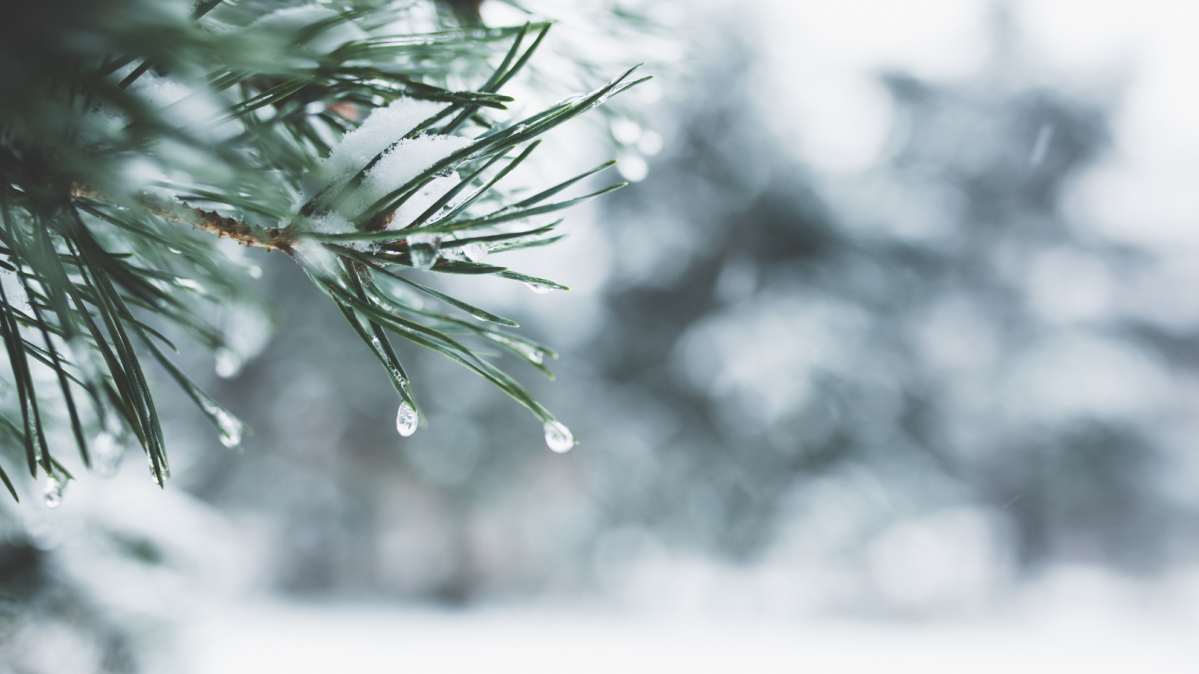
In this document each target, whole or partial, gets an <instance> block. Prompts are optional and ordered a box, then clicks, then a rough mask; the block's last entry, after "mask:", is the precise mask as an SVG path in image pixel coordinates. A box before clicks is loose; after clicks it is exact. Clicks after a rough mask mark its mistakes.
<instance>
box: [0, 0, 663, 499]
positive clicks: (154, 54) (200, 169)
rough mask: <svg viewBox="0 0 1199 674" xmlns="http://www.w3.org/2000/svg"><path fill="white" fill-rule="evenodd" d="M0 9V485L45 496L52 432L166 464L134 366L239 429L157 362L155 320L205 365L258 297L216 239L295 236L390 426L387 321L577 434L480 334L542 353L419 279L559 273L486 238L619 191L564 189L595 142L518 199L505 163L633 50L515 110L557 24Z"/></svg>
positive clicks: (402, 12) (214, 4) (55, 484)
mask: <svg viewBox="0 0 1199 674" xmlns="http://www.w3.org/2000/svg"><path fill="white" fill-rule="evenodd" d="M4 13H5V20H4V21H2V22H0V92H2V93H3V96H0V173H2V174H3V181H2V182H0V215H2V217H3V220H2V222H0V255H3V258H2V259H0V267H2V269H0V281H2V283H0V331H2V333H3V337H4V347H5V351H6V354H7V358H8V362H9V371H8V372H6V373H5V374H4V375H3V386H4V397H3V399H2V402H0V434H2V435H3V441H4V446H5V449H6V450H9V449H11V450H14V451H6V452H5V456H4V457H0V479H3V481H4V483H5V486H6V487H7V488H8V490H9V492H10V493H11V495H12V496H13V498H17V496H18V494H17V489H16V488H15V486H14V484H13V482H12V479H11V478H10V476H9V473H8V472H5V471H12V470H14V469H15V468H17V466H23V467H25V468H27V469H28V471H29V474H30V475H31V476H32V477H33V478H35V479H36V478H38V476H39V473H44V474H45V475H46V476H47V478H46V486H45V496H46V501H47V504H49V505H54V504H55V503H56V502H57V500H58V499H59V498H60V496H61V493H62V489H63V487H64V486H65V484H66V482H67V480H70V479H74V478H73V476H72V474H71V473H70V472H69V471H68V469H67V468H66V467H65V466H63V464H62V463H61V462H60V460H59V458H60V456H61V455H62V453H63V447H64V446H68V445H69V444H70V445H74V447H75V448H77V451H78V453H79V457H80V459H81V461H82V464H83V465H84V466H87V467H89V468H92V469H96V470H100V471H103V470H106V469H110V468H111V466H112V463H113V462H114V461H115V460H116V459H117V458H118V457H119V455H120V453H121V451H122V450H123V447H124V446H125V444H126V443H127V442H136V443H137V444H138V445H140V447H141V448H142V449H143V450H144V451H145V453H146V456H147V458H148V461H149V464H150V470H151V472H152V474H153V476H154V479H155V481H156V482H157V483H158V484H159V485H162V484H163V481H164V480H165V479H166V478H168V477H169V476H170V469H169V464H168V461H167V453H166V447H165V445H164V440H163V432H162V425H161V423H160V421H159V417H158V413H157V411H156V408H155V403H154V399H153V396H152V392H151V390H150V387H149V385H148V381H149V379H148V377H147V375H146V370H145V365H144V364H145V362H147V361H152V362H154V363H155V364H156V365H157V366H158V367H161V368H162V369H163V370H164V371H165V372H166V373H167V374H168V375H169V376H170V377H171V378H173V379H174V380H175V381H176V382H177V383H178V384H179V386H181V387H182V388H183V390H184V391H185V392H186V393H187V395H188V396H190V397H191V399H192V400H194V401H195V403H196V404H197V405H198V406H199V407H200V409H201V410H202V411H203V412H204V413H205V414H206V415H207V416H208V418H209V419H211V421H212V423H213V424H214V425H215V426H216V428H217V430H218V431H219V433H220V437H221V441H222V443H223V444H225V445H226V446H229V447H236V446H238V445H239V444H240V442H241V438H242V436H243V434H244V432H245V426H244V424H243V423H242V422H241V421H240V420H238V418H237V416H236V415H235V414H234V413H232V412H231V411H229V410H227V409H225V408H224V407H223V406H222V405H221V404H220V403H219V402H217V401H216V400H214V399H213V398H212V397H210V396H209V395H208V394H206V393H205V392H204V391H203V390H201V389H200V388H199V387H198V386H197V385H195V384H194V383H192V381H191V380H190V379H189V378H188V376H187V375H186V374H185V373H184V372H183V371H182V370H181V369H180V368H179V367H178V366H177V365H176V364H175V363H174V362H173V361H172V359H171V357H170V356H169V355H168V353H169V352H178V348H177V347H176V346H175V344H174V343H172V341H171V340H170V339H168V337H167V336H166V333H171V334H174V332H180V333H184V334H187V335H188V336H189V337H191V338H192V339H194V341H195V342H198V344H199V345H200V346H201V347H202V348H207V349H211V350H213V351H214V352H215V353H216V355H217V362H218V366H220V363H221V362H222V358H224V359H225V360H226V361H229V362H235V361H236V359H237V358H238V354H237V353H236V351H235V350H234V349H231V348H229V341H230V335H228V334H225V333H224V332H223V331H222V330H221V329H220V328H219V327H218V326H217V325H215V324H214V322H213V320H212V318H211V317H212V315H213V312H214V310H215V309H217V308H219V307H220V306H222V305H223V304H227V303H231V302H240V301H244V299H245V298H246V297H250V296H252V295H253V289H252V280H253V277H254V276H255V275H256V274H259V275H260V273H261V269H259V268H257V267H254V266H252V265H248V264H239V263H237V262H236V261H233V260H230V259H228V256H226V255H223V254H222V253H221V250H220V249H219V247H218V245H217V242H218V239H223V238H227V239H231V240H232V241H235V242H236V243H237V244H241V245H244V246H249V247H260V248H264V249H266V250H268V251H278V252H280V253H281V254H283V255H287V256H289V257H290V258H292V259H293V260H294V261H295V262H296V263H297V264H298V265H299V266H300V267H301V268H302V269H303V272H304V273H305V274H306V275H307V277H308V278H309V279H310V280H311V282H312V283H313V284H315V285H316V286H317V287H318V288H320V289H321V290H322V291H323V292H324V293H325V294H326V295H327V296H328V297H329V299H330V300H331V301H333V302H334V303H335V304H336V306H337V307H338V309H339V310H340V311H341V313H342V314H343V315H344V317H345V318H346V320H347V321H348V322H349V324H350V326H351V327H352V328H353V331H354V332H355V334H357V336H358V337H359V338H360V339H361V341H362V342H363V343H364V344H365V346H366V347H367V348H368V349H370V351H371V353H373V354H374V355H375V356H376V357H377V359H378V360H379V362H380V364H381V365H382V366H383V369H384V373H383V376H386V377H388V378H389V379H390V381H391V383H392V385H393V387H394V389H395V392H396V394H397V396H398V397H399V410H398V414H397V430H398V431H399V432H400V433H401V434H403V435H407V434H410V433H412V432H413V431H414V430H415V429H416V427H417V424H418V423H419V421H420V419H421V414H420V411H419V410H420V408H419V405H418V403H417V398H416V396H415V395H414V391H413V387H412V385H411V382H410V381H409V378H408V375H407V374H406V372H405V369H404V367H403V365H402V364H401V363H400V361H399V359H398V358H397V356H396V352H395V350H394V349H393V347H392V345H391V343H390V341H389V340H390V338H391V337H396V336H398V337H401V338H403V339H406V340H409V341H411V342H413V343H415V344H417V345H420V346H423V347H427V348H428V349H431V350H433V351H436V352H438V353H439V354H441V355H443V356H445V357H447V358H449V359H451V360H453V361H456V362H457V363H459V364H461V365H462V366H464V367H466V368H468V369H469V370H472V371H474V372H475V373H477V374H478V375H480V376H481V377H483V378H484V379H486V380H487V381H489V382H491V383H492V384H494V385H495V386H497V387H498V388H500V389H501V390H502V391H503V392H504V393H506V394H508V395H509V396H511V397H512V398H514V399H515V400H516V401H517V402H519V403H520V404H521V405H523V406H525V407H526V408H527V409H528V410H530V411H531V412H532V413H533V414H534V415H535V416H536V417H537V419H538V420H540V421H541V422H542V423H543V425H544V426H545V431H546V441H547V443H548V444H549V446H550V447H551V448H552V449H554V450H556V451H566V450H567V449H569V448H570V447H571V446H572V445H573V444H574V440H573V438H572V436H571V434H570V432H569V430H567V429H566V427H565V426H563V425H562V424H561V423H559V422H558V421H557V420H556V419H555V418H554V416H553V415H552V414H551V413H550V412H549V411H548V410H547V409H546V408H545V407H543V406H542V405H541V404H540V403H538V402H537V401H536V400H534V399H533V398H532V396H530V395H529V393H528V392H527V391H526V390H525V389H524V388H523V387H522V386H521V385H520V384H519V383H517V382H516V381H515V380H514V379H513V378H512V377H510V376H509V375H508V374H506V373H505V372H503V371H501V370H499V369H498V368H497V367H495V366H494V365H493V364H491V363H490V362H489V361H488V360H487V358H486V355H487V352H486V351H485V348H484V346H481V345H489V346H492V347H499V348H501V349H504V350H507V351H509V352H512V353H514V354H516V355H517V356H519V357H520V358H522V359H523V360H525V361H526V362H528V363H529V364H530V365H532V366H533V367H535V368H537V369H539V370H541V371H543V372H545V373H546V374H549V370H548V369H547V368H546V367H545V366H544V364H543V361H544V360H545V359H546V358H547V357H550V358H553V357H556V354H554V353H553V351H552V350H550V349H549V348H548V347H545V346H543V345H540V344H537V343H534V342H532V341H529V340H527V339H524V338H522V337H519V336H517V335H515V334H513V333H511V332H509V331H507V330H506V328H514V327H517V326H516V324H515V323H514V322H513V321H511V320H508V319H506V318H503V317H500V316H497V315H495V314H493V313H491V312H489V311H486V310H484V309H481V308H478V307H475V306H472V305H470V304H468V303H466V302H463V301H461V300H459V299H456V298H453V297H450V296H448V295H446V294H444V293H441V292H439V291H437V290H434V289H433V288H431V287H429V286H428V285H426V284H425V283H422V282H421V281H420V280H418V279H420V276H421V275H423V274H425V273H446V274H466V275H495V276H499V277H502V278H506V279H511V280H514V281H518V282H523V283H525V284H527V285H529V286H530V287H531V288H532V289H533V290H535V291H537V292H545V291H548V290H551V289H558V288H564V286H561V285H560V284H557V283H555V282H554V281H551V280H548V279H542V278H536V277H532V276H528V275H525V274H522V273H519V272H517V271H513V270H510V269H507V268H506V267H504V266H501V265H499V264H495V263H493V262H492V259H488V261H487V262H483V258H484V257H485V256H488V255H489V254H490V255H494V254H497V253H500V252H504V251H509V250H516V249H520V248H528V247H534V246H543V245H547V244H551V243H553V242H555V241H556V240H558V239H559V238H561V236H560V235H557V234H556V233H555V228H556V227H557V226H558V224H559V223H560V222H562V221H561V220H556V221H553V222H549V223H546V224H529V221H530V219H533V220H534V222H535V223H536V222H539V221H540V219H539V218H540V216H546V215H549V214H552V213H556V212H557V211H560V210H563V209H565V208H567V207H569V206H572V205H574V204H577V203H579V202H581V201H584V200H586V199H589V198H591V197H594V196H598V195H600V194H604V193H606V192H609V191H611V190H614V189H617V188H619V187H620V186H622V184H616V185H612V186H611V187H608V188H606V189H603V190H600V191H598V192H594V193H592V194H588V195H585V196H581V197H574V198H561V197H558V195H559V194H560V193H562V192H564V191H565V190H567V189H568V188H571V187H572V186H574V185H575V184H576V183H578V182H579V181H581V180H583V179H584V178H587V177H588V176H590V175H591V174H593V173H595V172H597V171H599V170H601V169H604V168H607V167H608V166H610V165H611V164H613V163H614V162H607V163H605V164H602V165H600V166H599V167H596V168H595V169H593V170H591V171H587V172H585V173H583V174H580V175H576V176H573V177H571V178H569V179H567V180H565V181H562V182H560V183H558V184H556V185H553V186H550V187H548V188H546V189H543V190H541V191H539V192H537V193H536V194H533V195H532V196H527V197H524V198H517V197H515V196H514V195H513V193H512V191H511V190H510V189H508V188H506V185H505V183H504V182H503V180H504V178H505V177H506V176H508V175H509V174H510V173H511V172H512V171H513V170H514V169H516V168H517V167H518V166H519V165H521V163H522V162H525V161H526V160H527V159H528V157H529V156H530V154H531V153H532V152H533V151H534V150H535V149H536V148H537V146H538V144H539V143H540V140H539V139H538V137H539V136H540V135H541V134H543V133H545V132H546V131H548V130H550V129H553V128H555V127H557V126H558V125H560V124H562V123H564V122H567V121H569V120H571V119H573V118H575V117H577V116H578V115H580V114H582V113H584V112H586V111H588V110H590V109H591V108H594V107H596V106H598V105H600V104H601V103H603V102H604V101H605V100H606V99H608V98H609V97H611V96H613V95H615V94H617V93H619V92H621V91H623V90H625V89H627V88H629V87H631V86H633V85H635V84H637V83H638V82H640V81H642V80H636V79H632V78H631V74H632V72H633V70H629V71H626V72H624V73H623V74H621V75H619V76H618V77H616V78H615V79H612V80H611V81H609V82H608V83H607V84H604V85H603V86H600V87H599V88H597V89H595V90H593V91H590V92H589V93H586V94H582V95H576V96H572V97H569V98H567V99H565V100H563V101H562V102H560V103H558V104H556V105H553V106H551V107H549V108H547V109H545V110H543V111H541V112H539V113H537V114H533V115H531V116H528V117H525V118H523V119H517V118H514V117H513V115H512V114H511V113H510V112H509V111H508V104H509V103H511V102H512V101H513V99H512V98H511V97H510V96H507V95H505V94H503V93H501V91H502V90H503V89H504V86H505V85H506V84H508V83H509V82H510V81H511V80H512V79H513V78H514V77H515V76H517V74H518V73H521V72H522V70H524V69H526V66H527V65H528V64H529V62H530V60H531V59H532V58H533V56H534V53H535V52H536V51H537V49H538V47H539V46H540V45H542V43H543V41H544V39H545V37H546V35H547V32H548V31H549V30H550V27H551V24H550V23H549V22H544V21H542V22H529V23H526V24H524V25H516V26H505V27H498V28H490V27H484V26H483V25H482V23H481V19H480V16H479V13H478V3H477V2H451V3H446V4H444V5H433V4H430V3H415V4H403V3H383V4H377V3H372V2H363V1H350V0H347V1H345V2H325V3H319V4H318V3H311V4H304V3H289V4H288V6H286V7H284V8H282V9H281V8H280V5H279V3H273V2H259V1H256V0H240V1H237V0H225V1H224V2H222V0H203V1H202V2H200V3H198V4H197V5H195V6H194V7H193V6H188V5H186V4H183V3H182V1H181V0H180V1H175V2H162V1H157V0H105V1H104V2H94V1H90V0H51V1H47V2H40V3H10V4H9V5H8V6H6V9H5V12H4ZM413 272H419V273H413ZM414 293H420V294H424V295H428V296H431V297H433V298H435V299H436V300H438V301H440V302H441V303H444V304H446V305H449V307H450V308H451V310H450V311H446V312H441V311H434V310H430V309H428V308H424V307H423V305H422V304H420V303H419V302H417V301H413V299H412V298H413V295H414ZM172 331H174V332H172ZM232 367H236V365H233V366H232ZM60 439H61V442H60V441H59V440H60Z"/></svg>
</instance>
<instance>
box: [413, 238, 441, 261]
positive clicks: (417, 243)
mask: <svg viewBox="0 0 1199 674" xmlns="http://www.w3.org/2000/svg"><path fill="white" fill-rule="evenodd" d="M438 248H439V244H438V240H437V236H436V235H433V234H413V235H412V236H409V237H408V250H409V253H410V254H411V255H412V266H413V267H416V268H417V269H429V268H430V267H432V266H433V264H434V263H435V262H437V253H438Z"/></svg>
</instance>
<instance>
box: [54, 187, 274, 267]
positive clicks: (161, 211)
mask: <svg viewBox="0 0 1199 674" xmlns="http://www.w3.org/2000/svg"><path fill="white" fill-rule="evenodd" d="M71 196H75V197H88V198H91V199H99V200H101V201H108V202H114V200H112V199H109V198H108V197H107V196H105V195H104V194H103V193H101V192H99V191H98V190H96V189H94V188H92V187H90V186H88V185H81V184H76V185H73V186H72V187H71ZM132 201H133V203H134V204H135V205H137V206H138V207H139V208H141V209H143V210H145V211H147V212H149V213H153V214H154V215H157V216H159V217H161V218H164V219H166V220H170V221H171V222H182V223H185V224H188V225H191V226H192V227H195V228H197V229H202V230H204V231H206V232H209V233H210V234H216V235H217V236H219V237H222V238H230V239H233V240H234V241H236V242H238V243H241V244H244V245H246V246H251V247H254V246H256V247H259V248H266V249H267V250H281V251H283V252H284V253H287V254H288V255H293V251H292V247H293V246H294V245H295V243H296V234H295V231H294V230H293V229H292V228H291V227H284V228H277V227H255V226H253V225H247V224H246V223H244V222H241V221H240V220H236V219H234V218H226V217H224V216H222V215H221V214H219V213H217V212H216V211H205V210H203V209H200V208H196V207H194V206H189V205H188V204H187V203H186V202H176V201H170V200H168V199H163V198H161V197H156V196H153V195H150V194H144V193H143V194H139V195H137V196H136V197H134V198H133V200H132Z"/></svg>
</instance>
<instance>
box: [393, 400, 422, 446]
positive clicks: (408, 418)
mask: <svg viewBox="0 0 1199 674" xmlns="http://www.w3.org/2000/svg"><path fill="white" fill-rule="evenodd" d="M417 421H418V419H417V416H416V410H414V409H412V406H411V405H409V404H408V403H400V409H399V410H397V411H396V430H397V431H399V433H400V435H402V436H404V437H405V438H406V437H408V436H409V435H412V434H413V433H415V432H416V422H417Z"/></svg>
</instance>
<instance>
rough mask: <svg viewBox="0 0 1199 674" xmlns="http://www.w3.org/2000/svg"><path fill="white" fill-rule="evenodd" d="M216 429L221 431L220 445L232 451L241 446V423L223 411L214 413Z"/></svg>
mask: <svg viewBox="0 0 1199 674" xmlns="http://www.w3.org/2000/svg"><path fill="white" fill-rule="evenodd" d="M215 416H216V423H217V427H218V428H219V429H220V431H221V444H222V445H224V446H225V447H227V448H229V449H233V448H234V447H237V446H238V445H240V444H241V432H242V423H241V422H240V421H238V420H237V419H235V418H234V417H233V415H231V414H229V413H228V412H226V411H225V410H217V411H216V413H215Z"/></svg>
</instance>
